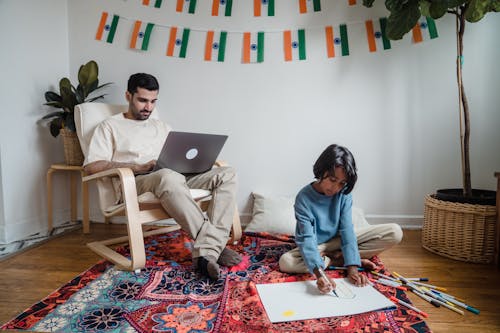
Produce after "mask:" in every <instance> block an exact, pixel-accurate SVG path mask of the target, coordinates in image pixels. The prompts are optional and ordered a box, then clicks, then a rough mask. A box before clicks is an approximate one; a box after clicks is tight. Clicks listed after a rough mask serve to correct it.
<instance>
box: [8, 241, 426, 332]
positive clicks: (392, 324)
mask: <svg viewBox="0 0 500 333" xmlns="http://www.w3.org/2000/svg"><path fill="white" fill-rule="evenodd" d="M146 244H147V245H146V249H147V258H148V260H147V267H146V268H145V269H143V270H142V271H141V272H140V273H134V272H124V271H119V270H116V269H115V268H114V266H113V265H112V264H110V263H108V262H106V261H101V262H99V263H97V264H96V265H94V266H93V267H91V268H90V269H89V270H87V271H85V272H83V273H82V274H80V275H79V276H77V277H76V278H74V279H73V280H72V281H70V282H68V283H67V284H66V285H64V286H62V287H61V288H59V289H58V290H57V291H55V292H54V293H52V294H51V295H49V296H48V297H46V298H45V299H43V300H41V301H40V302H38V303H36V304H34V305H33V306H31V307H30V308H29V309H26V310H25V311H24V312H23V313H21V314H19V315H18V316H17V317H16V318H14V319H12V320H10V321H9V322H7V323H5V324H4V325H3V326H2V327H1V328H2V329H11V330H12V329H14V330H15V329H18V330H28V331H36V332H120V333H124V332H176V333H195V332H196V333H202V332H231V333H240V332H241V333H243V332H244V333H263V332H273V333H274V332H276V333H278V332H295V333H298V332H360V333H361V332H363V333H375V332H376V333H383V332H422V333H423V332H430V330H429V328H428V326H427V325H426V323H425V322H424V321H423V320H422V318H421V317H419V316H418V314H417V313H415V312H413V311H412V310H407V309H405V308H401V307H398V308H397V309H396V310H384V311H375V312H368V313H363V314H359V315H353V316H342V317H329V318H322V319H313V320H302V321H293V322H284V323H275V324H273V323H271V322H270V321H269V320H268V318H267V316H266V313H265V310H264V308H263V306H262V304H261V302H260V299H259V296H258V294H257V292H256V288H255V284H256V283H271V282H290V281H300V280H307V279H310V278H311V277H310V275H309V274H304V275H289V274H285V273H281V272H280V271H279V269H278V260H279V258H280V256H281V254H283V253H285V252H286V251H289V250H290V249H292V247H293V246H294V242H293V238H291V237H288V236H282V237H278V236H272V235H268V234H263V233H259V234H254V233H252V234H250V233H248V234H245V235H244V236H243V238H242V241H241V242H240V244H239V245H236V246H233V247H232V248H233V249H234V250H236V251H238V252H239V253H241V254H243V256H244V260H243V261H242V263H241V264H239V265H238V266H235V267H232V268H230V269H224V270H223V274H222V276H221V279H219V280H218V281H215V282H212V281H209V280H207V279H205V278H202V277H201V276H199V275H198V274H197V273H196V272H195V271H194V269H193V265H192V261H191V245H192V243H191V241H190V240H189V238H188V237H187V235H186V234H184V233H183V232H182V231H175V232H172V233H169V234H165V235H159V236H153V237H150V238H147V239H146ZM121 251H122V253H124V254H126V253H127V249H126V248H123V249H122V250H121ZM374 260H375V261H377V264H378V265H379V266H380V267H381V271H382V272H383V271H384V267H383V264H382V263H381V262H380V261H379V260H378V258H374ZM328 274H329V275H330V276H331V277H333V278H340V277H343V274H344V273H343V272H342V271H328ZM363 274H364V273H363ZM376 287H377V288H378V290H379V291H380V292H381V293H383V294H384V295H386V296H388V297H389V296H396V297H397V298H399V299H402V300H405V301H407V302H410V301H409V299H408V298H407V296H406V294H405V293H404V292H401V291H399V290H396V289H394V288H392V287H381V286H379V285H377V286H376Z"/></svg>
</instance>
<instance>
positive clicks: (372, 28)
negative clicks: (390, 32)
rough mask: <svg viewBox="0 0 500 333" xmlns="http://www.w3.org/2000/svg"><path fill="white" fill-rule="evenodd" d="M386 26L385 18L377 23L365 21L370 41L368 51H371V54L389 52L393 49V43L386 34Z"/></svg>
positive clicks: (367, 36)
mask: <svg viewBox="0 0 500 333" xmlns="http://www.w3.org/2000/svg"><path fill="white" fill-rule="evenodd" d="M386 26H387V19H386V18H385V17H382V18H380V19H379V20H378V21H375V22H373V21H372V20H367V21H365V27H366V38H367V40H368V50H370V52H377V51H379V50H389V49H390V48H391V41H390V40H389V39H388V38H387V35H386V34H385V28H386Z"/></svg>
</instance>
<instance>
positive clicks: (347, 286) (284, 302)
mask: <svg viewBox="0 0 500 333" xmlns="http://www.w3.org/2000/svg"><path fill="white" fill-rule="evenodd" d="M334 281H335V283H336V284H337V288H336V293H337V295H338V297H336V296H334V295H333V293H332V294H322V293H320V291H319V290H318V288H317V287H316V281H315V280H312V281H300V282H285V283H270V284H257V285H256V287H257V291H258V293H259V296H260V299H261V301H262V304H263V305H264V309H265V310H266V313H267V316H268V318H269V320H270V321H271V322H273V323H278V322H283V321H293V320H305V319H313V318H324V317H333V316H345V315H352V314H358V313H363V312H369V311H375V310H380V309H385V308H395V305H394V303H392V302H391V301H390V300H389V299H387V298H386V297H385V296H384V295H382V294H381V293H380V292H378V291H377V290H376V289H375V288H373V287H372V286H371V285H367V286H365V287H356V286H354V285H352V284H351V283H349V282H348V281H347V279H334Z"/></svg>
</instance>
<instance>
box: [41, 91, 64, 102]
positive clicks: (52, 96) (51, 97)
mask: <svg viewBox="0 0 500 333" xmlns="http://www.w3.org/2000/svg"><path fill="white" fill-rule="evenodd" d="M45 100H46V101H47V102H61V101H62V97H61V96H60V95H58V94H56V93H55V92H53V91H47V92H46V93H45Z"/></svg>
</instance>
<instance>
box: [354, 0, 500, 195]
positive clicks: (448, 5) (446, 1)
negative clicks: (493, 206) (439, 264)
mask: <svg viewBox="0 0 500 333" xmlns="http://www.w3.org/2000/svg"><path fill="white" fill-rule="evenodd" d="M374 2H375V0H363V5H364V6H366V7H372V5H373V3H374ZM385 7H386V8H387V10H389V12H390V15H389V17H388V19H387V27H386V31H385V32H386V36H387V37H388V38H389V39H392V40H399V39H401V38H403V36H404V35H405V34H406V33H408V32H409V31H410V30H412V28H413V27H414V26H415V25H416V24H417V22H418V20H419V18H420V17H421V16H429V17H432V18H433V19H439V18H441V17H443V16H444V15H446V14H449V15H454V16H455V20H456V41H457V49H456V52H457V59H456V69H457V87H458V106H459V112H460V143H461V160H462V184H463V196H464V197H468V198H469V197H472V186H471V172H470V157H469V138H470V113H469V104H468V102H467V97H466V95H465V89H464V84H463V80H462V65H463V50H464V43H463V37H464V32H465V26H466V22H470V23H473V22H477V21H480V20H481V19H482V18H483V17H484V16H485V15H486V14H487V13H488V12H498V11H500V0H385Z"/></svg>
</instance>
